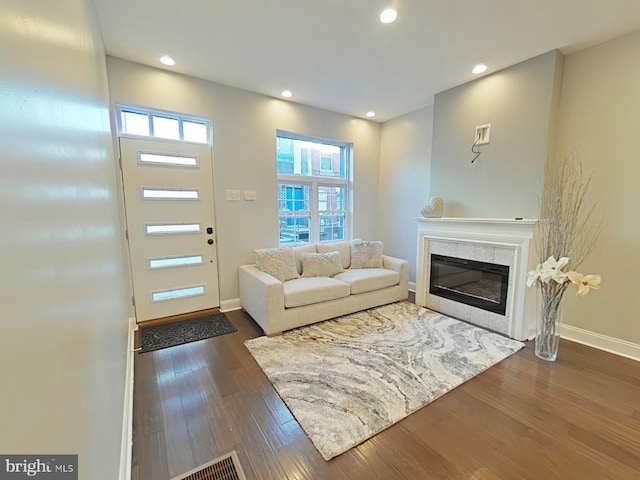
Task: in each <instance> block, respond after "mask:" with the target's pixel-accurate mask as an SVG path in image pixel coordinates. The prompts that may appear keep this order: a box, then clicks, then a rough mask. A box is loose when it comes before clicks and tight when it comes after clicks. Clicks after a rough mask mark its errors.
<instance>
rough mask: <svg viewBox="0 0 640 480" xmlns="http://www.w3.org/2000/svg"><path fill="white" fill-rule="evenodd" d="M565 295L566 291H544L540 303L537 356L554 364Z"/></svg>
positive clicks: (536, 344)
mask: <svg viewBox="0 0 640 480" xmlns="http://www.w3.org/2000/svg"><path fill="white" fill-rule="evenodd" d="M563 293H564V289H561V290H555V289H554V291H543V292H542V298H541V300H540V301H539V302H538V305H539V312H538V320H537V326H536V343H535V346H536V356H537V357H538V358H541V359H542V360H547V361H549V362H554V361H555V360H556V358H557V357H558V347H559V346H560V323H561V321H562V304H563V301H562V298H563Z"/></svg>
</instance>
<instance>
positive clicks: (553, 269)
mask: <svg viewBox="0 0 640 480" xmlns="http://www.w3.org/2000/svg"><path fill="white" fill-rule="evenodd" d="M568 263H569V258H568V257H561V258H560V260H556V258H555V257H554V256H553V255H551V256H550V257H549V258H547V260H546V261H545V262H544V263H543V264H542V268H541V269H540V280H542V281H543V282H544V283H547V282H548V281H549V280H553V281H555V282H556V283H564V282H566V281H567V274H566V273H564V272H563V271H562V269H563V268H564V267H566V266H567V264H568Z"/></svg>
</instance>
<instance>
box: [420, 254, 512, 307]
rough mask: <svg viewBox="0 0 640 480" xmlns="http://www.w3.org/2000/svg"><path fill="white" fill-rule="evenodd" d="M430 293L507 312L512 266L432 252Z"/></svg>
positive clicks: (473, 305)
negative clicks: (510, 268) (510, 267)
mask: <svg viewBox="0 0 640 480" xmlns="http://www.w3.org/2000/svg"><path fill="white" fill-rule="evenodd" d="M430 272H431V273H430V281H429V293H430V294H432V295H437V296H439V297H444V298H448V299H450V300H454V301H456V302H461V303H464V304H467V305H471V306H472V307H477V308H481V309H483V310H488V311H489V312H494V313H498V314H500V315H504V314H505V311H506V309H507V288H508V286H509V267H508V266H506V265H498V264H495V263H485V262H478V261H475V260H466V259H462V258H454V257H447V256H444V255H434V254H432V255H431V270H430Z"/></svg>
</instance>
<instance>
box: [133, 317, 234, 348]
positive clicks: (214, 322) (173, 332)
mask: <svg viewBox="0 0 640 480" xmlns="http://www.w3.org/2000/svg"><path fill="white" fill-rule="evenodd" d="M235 331H237V329H236V327H235V325H234V324H233V323H231V320H229V319H228V318H227V316H226V315H225V314H224V313H213V314H209V315H205V316H202V317H197V318H191V319H189V320H182V321H176V322H171V323H163V324H161V325H153V326H151V327H141V328H140V353H145V352H152V351H154V350H160V349H161V348H167V347H173V346H175V345H182V344H183V343H190V342H196V341H198V340H204V339H205V338H211V337H217V336H218V335H224V334H226V333H232V332H235Z"/></svg>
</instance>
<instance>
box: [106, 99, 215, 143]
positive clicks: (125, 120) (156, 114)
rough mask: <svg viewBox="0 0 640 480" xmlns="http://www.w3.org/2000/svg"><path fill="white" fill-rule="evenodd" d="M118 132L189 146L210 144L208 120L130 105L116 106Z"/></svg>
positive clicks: (209, 124) (209, 122) (209, 123)
mask: <svg viewBox="0 0 640 480" xmlns="http://www.w3.org/2000/svg"><path fill="white" fill-rule="evenodd" d="M116 117H117V123H118V132H119V133H120V134H121V135H126V136H135V137H153V138H158V139H162V138H164V139H167V140H177V141H183V142H193V143H211V121H210V120H209V119H208V118H202V117H193V116H190V115H182V114H179V113H174V112H166V111H162V110H153V109H149V108H144V107H136V106H131V105H120V104H118V105H116Z"/></svg>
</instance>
